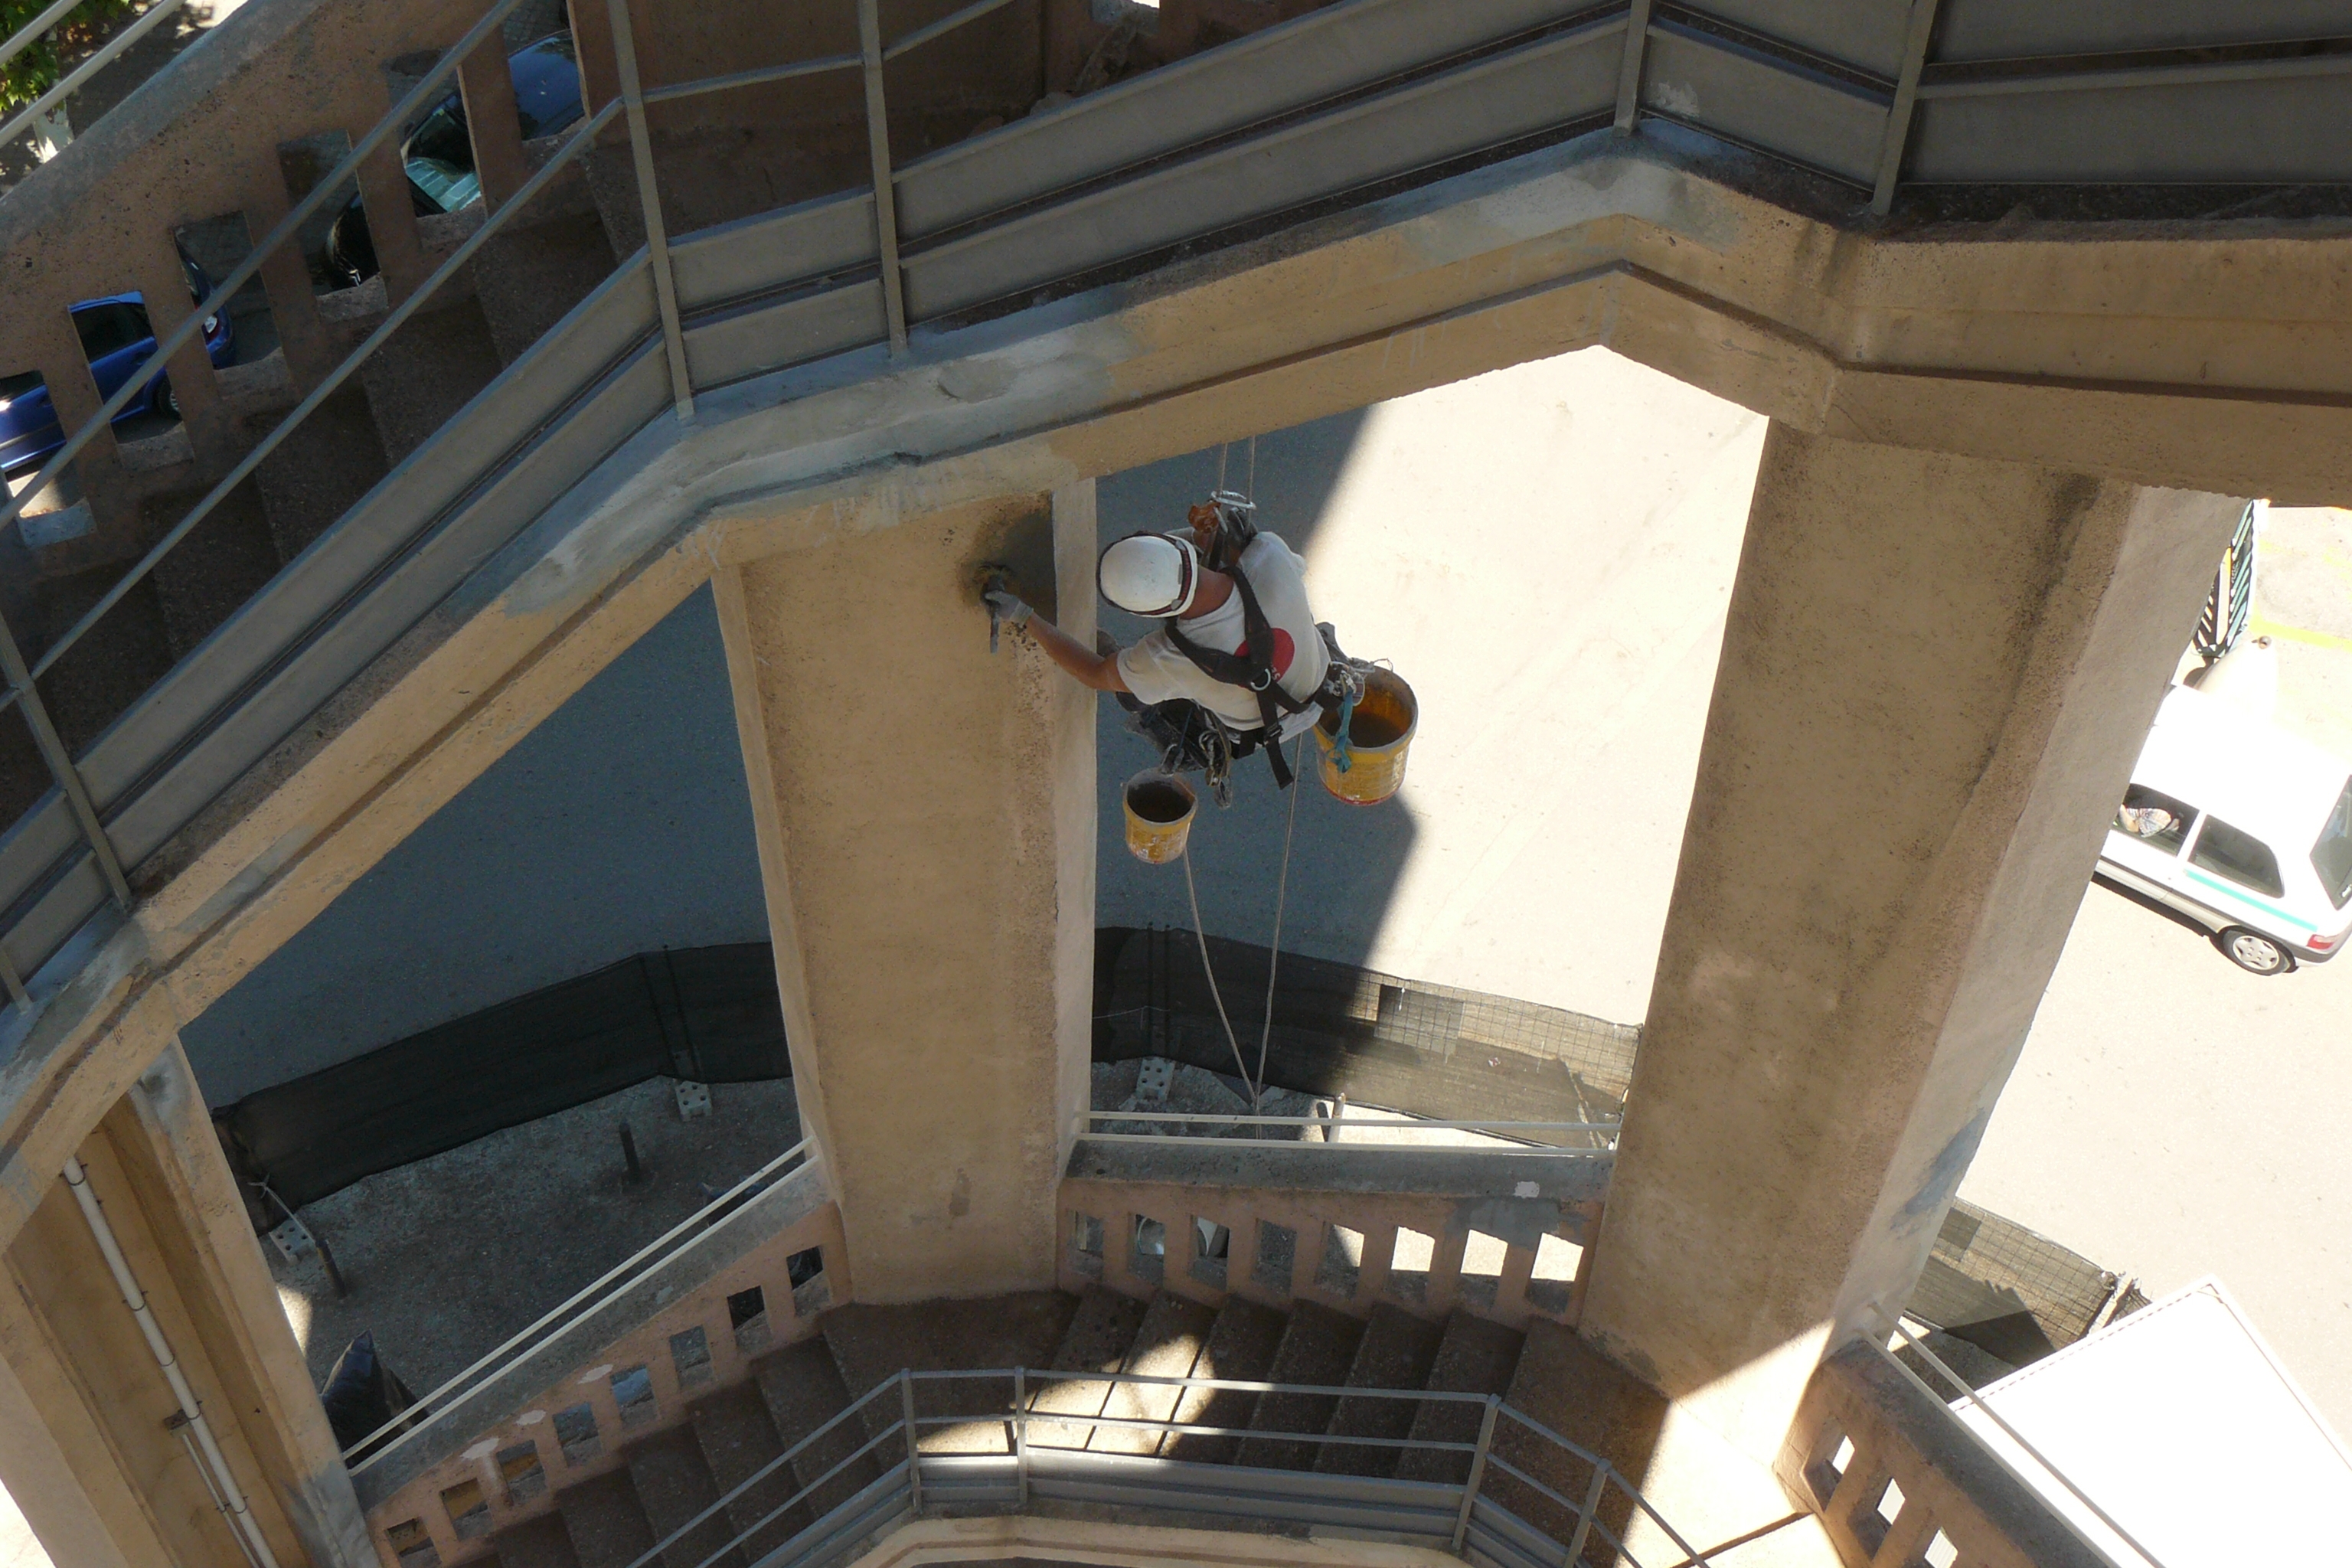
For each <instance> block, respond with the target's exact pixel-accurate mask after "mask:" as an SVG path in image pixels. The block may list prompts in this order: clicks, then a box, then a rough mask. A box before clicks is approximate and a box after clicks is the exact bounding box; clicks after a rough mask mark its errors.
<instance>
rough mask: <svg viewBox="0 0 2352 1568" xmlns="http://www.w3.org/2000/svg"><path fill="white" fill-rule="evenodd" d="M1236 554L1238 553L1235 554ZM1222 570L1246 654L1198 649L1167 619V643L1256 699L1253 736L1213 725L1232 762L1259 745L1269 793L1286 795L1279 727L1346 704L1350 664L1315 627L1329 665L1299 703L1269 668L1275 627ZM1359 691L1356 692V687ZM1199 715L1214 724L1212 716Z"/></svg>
mask: <svg viewBox="0 0 2352 1568" xmlns="http://www.w3.org/2000/svg"><path fill="white" fill-rule="evenodd" d="M1236 553H1238V552H1236ZM1223 571H1224V572H1225V573H1226V574H1227V575H1229V576H1231V577H1232V578H1233V580H1234V588H1235V589H1237V590H1238V591H1239V592H1240V594H1241V596H1242V630H1243V635H1244V641H1243V643H1242V646H1243V647H1244V648H1246V649H1248V650H1249V651H1248V652H1247V653H1246V654H1233V653H1220V652H1218V651H1217V650H1216V649H1214V648H1206V647H1202V646H1201V645H1200V644H1199V643H1196V642H1194V641H1193V640H1192V638H1190V637H1186V636H1185V635H1184V630H1183V627H1182V626H1181V625H1180V624H1179V623H1178V622H1177V621H1176V620H1175V619H1174V618H1173V617H1172V616H1171V618H1170V619H1169V620H1168V622H1167V623H1166V625H1167V631H1168V640H1169V642H1170V643H1171V644H1172V645H1173V646H1174V647H1175V648H1176V650H1177V651H1178V652H1179V653H1181V654H1182V655H1183V656H1184V657H1185V658H1189V659H1191V660H1192V664H1193V667H1194V668H1197V669H1199V670H1200V672H1201V673H1202V674H1203V675H1205V676H1207V677H1208V678H1209V679H1212V680H1213V681H1216V682H1218V683H1219V684H1220V685H1223V686H1238V687H1240V688H1241V689H1243V690H1244V691H1247V692H1249V693H1250V694H1251V695H1252V696H1254V697H1255V698H1256V699H1257V711H1258V719H1259V728H1258V730H1257V731H1256V732H1255V733H1251V734H1236V733H1234V731H1233V730H1232V729H1231V727H1230V726H1225V725H1224V724H1223V721H1221V720H1220V721H1216V722H1217V723H1218V724H1219V725H1220V727H1221V728H1223V729H1224V730H1225V733H1226V739H1227V742H1228V744H1229V746H1230V748H1231V751H1232V754H1233V755H1234V756H1247V755H1248V754H1249V752H1250V750H1251V749H1252V748H1253V747H1254V746H1257V745H1264V746H1265V757H1266V763H1267V764H1268V765H1269V766H1270V767H1271V768H1272V769H1273V771H1274V787H1275V788H1276V789H1277V790H1285V789H1288V788H1289V787H1290V785H1291V784H1292V782H1293V775H1292V773H1291V771H1290V761H1289V759H1288V758H1286V757H1285V756H1284V755H1283V754H1282V722H1283V720H1284V718H1285V717H1286V716H1287V715H1293V714H1299V713H1305V712H1307V711H1309V710H1318V711H1319V712H1321V713H1335V712H1337V711H1339V707H1340V704H1341V703H1342V702H1343V701H1345V700H1346V698H1347V695H1348V687H1349V682H1350V681H1354V682H1358V683H1360V682H1361V680H1362V679H1363V678H1362V676H1361V675H1360V674H1359V673H1357V671H1356V668H1355V665H1354V661H1353V660H1351V659H1349V658H1348V657H1347V656H1346V655H1345V654H1343V653H1341V652H1340V651H1339V638H1338V637H1337V636H1336V635H1335V634H1334V633H1333V632H1332V629H1331V627H1330V625H1329V623H1328V622H1321V621H1318V622H1317V623H1316V626H1315V629H1316V631H1318V633H1320V634H1321V635H1322V637H1323V647H1324V651H1325V653H1326V655H1327V656H1328V664H1327V665H1326V667H1325V669H1324V675H1323V684H1322V685H1321V686H1320V687H1318V689H1316V690H1315V691H1314V692H1312V693H1311V694H1309V695H1308V696H1307V698H1306V699H1304V700H1301V699H1299V698H1296V697H1293V696H1292V695H1291V694H1290V693H1289V692H1287V691H1286V690H1284V689H1283V688H1282V684H1281V681H1280V680H1279V679H1278V678H1277V677H1276V672H1275V668H1274V626H1273V623H1272V622H1270V621H1269V620H1267V618H1266V614H1265V608H1264V607H1263V606H1262V605H1259V603H1258V599H1257V591H1256V590H1255V589H1254V588H1252V587H1251V586H1250V580H1249V578H1248V577H1247V576H1245V575H1244V574H1243V572H1242V570H1241V563H1239V562H1238V561H1234V562H1231V563H1228V564H1226V565H1225V566H1224V567H1223ZM1358 689H1359V690H1360V689H1361V688H1360V684H1359V687H1358ZM1202 712H1203V714H1204V715H1206V716H1208V717H1210V718H1211V719H1213V720H1214V715H1212V714H1208V713H1207V710H1205V709H1204V710H1202Z"/></svg>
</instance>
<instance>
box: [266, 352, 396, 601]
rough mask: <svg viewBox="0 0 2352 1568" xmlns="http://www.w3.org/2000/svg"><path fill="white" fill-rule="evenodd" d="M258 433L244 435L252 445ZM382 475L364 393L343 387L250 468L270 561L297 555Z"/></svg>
mask: <svg viewBox="0 0 2352 1568" xmlns="http://www.w3.org/2000/svg"><path fill="white" fill-rule="evenodd" d="M263 434H265V432H264V431H261V430H253V431H252V435H253V437H255V438H256V439H258V438H259V437H260V436H261V435H263ZM389 471H390V469H389V468H387V467H386V465H385V463H384V456H383V436H382V435H381V434H380V433H379V432H378V431H377V430H376V427H375V416H374V414H373V411H372V410H371V409H370V408H369V406H368V400H367V394H366V393H365V392H363V391H362V389H361V388H360V387H358V386H354V385H350V384H346V385H344V386H343V387H341V389H339V390H338V391H337V392H336V393H335V394H334V395H333V396H331V397H329V398H328V399H327V400H326V401H325V402H323V403H321V404H320V405H319V406H318V407H316V408H314V409H312V410H311V411H310V416H309V417H308V418H306V419H304V420H303V421H302V423H300V424H299V425H297V426H295V427H294V428H293V429H292V430H290V431H289V432H287V436H286V438H285V439H284V440H283V441H281V442H279V443H278V446H277V447H276V448H275V449H273V450H272V451H271V452H270V454H269V456H268V457H267V458H262V459H261V466H260V467H259V468H256V469H255V470H254V473H253V482H254V485H255V487H256V488H257V489H258V490H259V491H260V493H261V509H262V511H263V512H264V513H265V514H266V515H267V516H268V520H269V534H270V539H271V541H272V542H274V543H275V544H276V545H277V547H278V559H279V560H281V561H292V560H293V559H294V558H295V557H296V556H297V555H299V554H301V553H302V552H303V551H304V550H305V549H307V548H309V546H310V542H311V541H312V540H314V539H316V538H318V537H319V535H320V534H321V533H324V532H325V531H327V530H328V529H329V528H330V527H331V526H333V524H334V522H335V521H336V520H337V519H338V518H341V516H342V515H343V514H344V513H345V512H347V511H349V510H351V509H352V507H354V506H357V505H358V504H359V502H360V500H361V498H362V497H363V496H365V495H366V494H367V493H368V491H369V490H371V489H373V488H374V487H375V484H376V481H378V480H379V479H383V476H384V475H385V474H386V473H388V472H389Z"/></svg>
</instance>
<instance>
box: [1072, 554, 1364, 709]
mask: <svg viewBox="0 0 2352 1568" xmlns="http://www.w3.org/2000/svg"><path fill="white" fill-rule="evenodd" d="M1241 566H1242V571H1243V573H1244V574H1246V575H1247V576H1248V578H1249V581H1250V587H1251V588H1253V589H1254V590H1255V591H1256V594H1257V602H1258V607H1259V608H1260V609H1262V610H1264V611H1265V618H1266V620H1267V622H1268V623H1269V624H1270V625H1271V626H1273V628H1274V673H1275V679H1276V682H1277V683H1278V684H1279V685H1280V686H1281V687H1282V689H1284V690H1285V691H1287V692H1289V693H1290V695H1291V696H1293V697H1295V698H1297V699H1298V700H1300V701H1302V702H1303V701H1305V700H1307V698H1309V697H1310V696H1312V695H1313V694H1314V692H1315V689H1316V688H1317V687H1319V686H1321V685H1322V684H1323V671H1324V667H1325V666H1326V665H1327V664H1328V663H1329V662H1330V656H1329V655H1328V654H1327V653H1326V652H1325V651H1324V647H1323V634H1322V633H1320V632H1318V631H1317V630H1316V629H1315V612H1314V611H1313V610H1311V609H1309V608H1308V607H1307V563H1306V562H1304V561H1301V560H1300V559H1299V558H1298V557H1297V555H1295V554H1293V553H1292V552H1291V549H1290V546H1289V545H1287V544H1286V543H1284V542H1283V541H1282V536H1281V535H1280V534H1278V533H1261V534H1259V535H1258V536H1257V537H1256V538H1255V539H1254V540H1252V541H1250V543H1249V548H1247V549H1246V550H1244V551H1243V552H1242V561H1241ZM1182 625H1183V627H1184V636H1185V638H1186V640H1188V641H1190V642H1192V643H1193V644H1195V645H1197V646H1199V647H1204V648H1209V649H1211V650H1213V651H1214V652H1218V653H1239V652H1241V649H1242V644H1243V642H1244V640H1246V637H1247V631H1246V629H1245V628H1244V626H1243V625H1242V595H1241V590H1240V589H1239V588H1235V589H1234V591H1233V592H1232V593H1231V594H1229V595H1226V596H1225V602H1224V603H1223V604H1222V605H1218V606H1217V607H1216V608H1215V609H1213V610H1212V611H1210V612H1209V613H1208V614H1207V615H1205V616H1201V617H1200V618H1199V619H1197V620H1186V621H1184V622H1183V623H1182ZM1118 673H1119V675H1120V677H1121V678H1122V679H1125V680H1126V682H1127V689H1128V690H1129V691H1130V692H1132V693H1134V694H1135V696H1136V698H1137V699H1138V700H1140V701H1143V702H1147V703H1149V702H1169V701H1173V700H1175V699H1177V698H1180V697H1185V698H1190V699H1192V700H1193V701H1195V702H1198V703H1199V704H1201V706H1202V707H1203V708H1206V709H1208V710H1210V711H1211V712H1213V713H1215V714H1216V715H1218V716H1219V717H1220V718H1222V719H1223V720H1224V721H1225V722H1226V723H1228V724H1231V725H1232V726H1233V727H1234V729H1236V730H1255V729H1256V728H1258V726H1259V725H1260V724H1261V723H1262V722H1263V720H1262V719H1261V717H1260V716H1259V713H1258V707H1257V694H1256V693H1255V692H1253V691H1250V690H1248V689H1246V688H1244V687H1239V686H1227V685H1226V684H1224V683H1223V681H1219V680H1212V679H1209V677H1208V676H1207V674H1205V673H1204V672H1203V671H1202V668H1201V667H1200V666H1199V665H1196V664H1194V663H1193V662H1192V660H1191V659H1189V658H1185V657H1184V655H1183V652H1182V650H1181V649H1180V648H1178V647H1176V645H1175V644H1174V643H1172V642H1171V641H1169V640H1168V633H1167V632H1166V631H1165V630H1164V629H1163V630H1160V631H1155V632H1152V633H1151V634H1150V635H1149V636H1147V637H1144V638H1143V640H1142V641H1140V642H1139V643H1137V644H1136V645H1135V646H1134V647H1130V648H1127V649H1124V650H1122V651H1121V652H1120V654H1119V656H1118ZM1280 713H1281V710H1280V709H1279V708H1277V709H1276V714H1277V716H1279V715H1280Z"/></svg>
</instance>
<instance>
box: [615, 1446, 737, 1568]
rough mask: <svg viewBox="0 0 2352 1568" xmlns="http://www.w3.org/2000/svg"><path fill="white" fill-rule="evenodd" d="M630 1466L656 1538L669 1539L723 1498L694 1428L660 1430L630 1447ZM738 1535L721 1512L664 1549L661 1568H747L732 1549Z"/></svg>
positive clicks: (647, 1521) (641, 1504)
mask: <svg viewBox="0 0 2352 1568" xmlns="http://www.w3.org/2000/svg"><path fill="white" fill-rule="evenodd" d="M628 1464H629V1482H630V1485H631V1486H633V1487H634V1488H635V1489H636V1494H637V1502H638V1504H639V1506H640V1507H642V1508H643V1509H644V1510H645V1517H646V1524H647V1525H649V1526H650V1527H651V1528H652V1530H653V1536H654V1540H655V1541H656V1542H659V1541H668V1540H669V1538H670V1536H671V1535H672V1534H673V1533H674V1532H676V1531H679V1530H681V1529H684V1528H685V1526H686V1524H687V1521H689V1520H691V1519H693V1518H695V1517H696V1516H697V1515H698V1514H700V1513H701V1512H702V1511H703V1510H706V1509H708V1508H709V1507H710V1506H711V1505H712V1504H713V1503H716V1502H717V1501H718V1500H719V1483H718V1482H717V1481H716V1480H715V1479H713V1478H712V1476H711V1474H710V1466H709V1463H708V1462H707V1461H706V1460H705V1459H704V1458H703V1457H702V1448H701V1446H700V1445H699V1444H698V1443H697V1442H696V1441H695V1436H694V1433H693V1432H692V1431H690V1430H687V1429H684V1428H680V1429H677V1430H674V1431H669V1432H659V1433H656V1434H655V1435H654V1436H651V1437H648V1438H646V1440H645V1441H644V1442H642V1443H639V1444H637V1445H636V1446H635V1447H632V1448H631V1449H630V1450H629V1453H628ZM734 1539H735V1528H734V1526H733V1524H732V1523H731V1522H730V1521H729V1519H728V1517H727V1514H726V1512H725V1510H720V1511H719V1512H718V1513H716V1514H713V1515H712V1516H711V1517H710V1518H709V1519H706V1520H704V1521H702V1522H701V1523H700V1524H698V1525H696V1526H695V1527H694V1528H693V1529H692V1530H689V1531H687V1533H686V1534H684V1535H682V1536H679V1537H678V1539H677V1541H676V1542H672V1543H671V1544H670V1545H669V1546H668V1547H667V1549H665V1550H664V1551H663V1552H662V1554H661V1558H660V1562H661V1564H662V1568H700V1565H701V1564H704V1563H708V1564H709V1568H745V1564H746V1563H748V1562H749V1561H750V1560H749V1559H748V1558H746V1557H745V1556H744V1554H743V1553H742V1552H740V1550H735V1549H731V1548H728V1543H729V1542H731V1541H733V1540H734ZM722 1548H728V1549H727V1550H724V1551H722V1550H721V1549H722Z"/></svg>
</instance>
